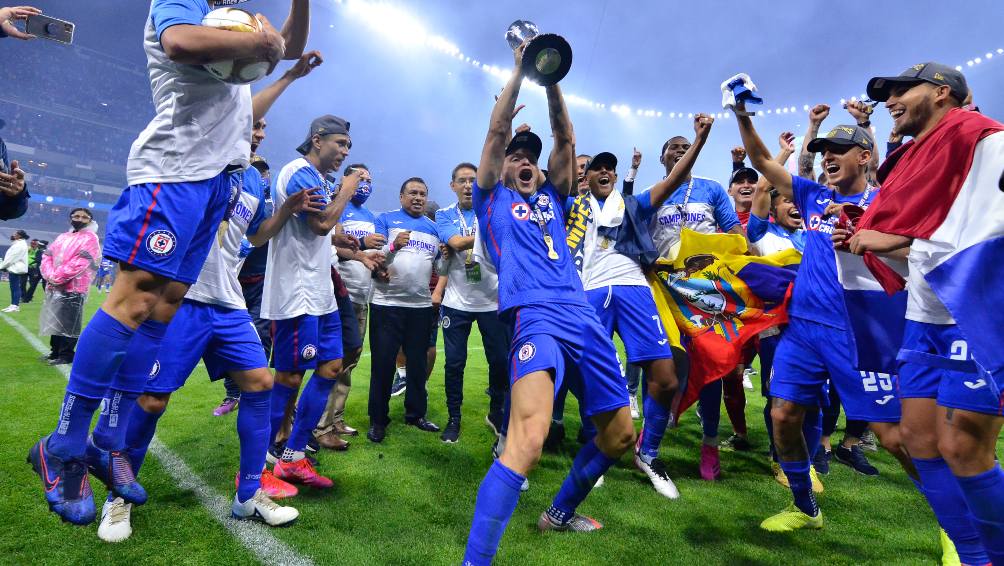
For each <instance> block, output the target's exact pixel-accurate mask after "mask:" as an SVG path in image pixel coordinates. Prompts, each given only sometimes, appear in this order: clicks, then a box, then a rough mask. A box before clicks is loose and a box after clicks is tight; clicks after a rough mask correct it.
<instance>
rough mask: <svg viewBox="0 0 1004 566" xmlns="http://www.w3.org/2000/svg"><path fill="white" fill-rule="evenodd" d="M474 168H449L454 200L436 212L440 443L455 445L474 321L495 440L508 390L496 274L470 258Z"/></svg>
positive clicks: (467, 165) (506, 352) (505, 335)
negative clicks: (443, 250) (441, 262)
mask: <svg viewBox="0 0 1004 566" xmlns="http://www.w3.org/2000/svg"><path fill="white" fill-rule="evenodd" d="M477 173H478V170H477V167H475V166H474V165H473V164H471V163H461V164H459V165H457V166H456V167H454V168H453V174H452V176H451V181H450V189H451V190H452V191H453V192H454V193H456V195H457V202H456V203H455V204H452V205H450V206H448V207H446V208H441V209H439V210H438V211H436V227H437V228H438V230H439V237H440V239H441V240H443V241H444V242H445V243H446V245H448V246H449V248H450V255H449V259H447V260H446V264H447V267H446V269H445V270H444V271H445V273H444V275H443V276H441V280H442V277H445V278H446V289H445V291H444V293H443V317H442V327H443V342H444V344H445V349H446V363H445V371H446V409H447V411H448V412H449V415H450V419H449V421H447V423H446V428H445V429H444V430H443V434H442V436H441V439H442V441H443V442H446V443H454V442H456V441H457V439H458V438H459V437H460V416H461V415H460V406H461V404H462V403H463V400H464V367H465V366H466V365H467V343H468V338H470V335H471V328H473V326H474V323H477V325H478V331H479V332H480V334H481V344H482V345H483V346H484V349H485V358H486V360H487V362H488V398H489V402H488V415H486V416H485V421H486V422H487V423H488V426H489V427H491V429H492V431H494V432H495V434H496V436H497V435H499V434H500V433H501V431H502V428H503V423H502V420H503V418H504V410H503V409H504V405H505V396H506V393H507V392H508V391H509V376H508V373H507V372H506V365H507V360H508V355H509V342H510V337H509V330H508V329H507V328H506V326H505V324H504V323H503V322H502V321H501V320H500V319H499V316H498V275H497V274H496V273H495V272H494V270H493V269H492V268H491V267H490V266H488V265H487V264H485V265H482V264H481V262H479V261H477V259H476V258H475V257H474V233H475V231H477V218H476V217H475V215H474V203H473V188H474V181H475V180H476V178H477Z"/></svg>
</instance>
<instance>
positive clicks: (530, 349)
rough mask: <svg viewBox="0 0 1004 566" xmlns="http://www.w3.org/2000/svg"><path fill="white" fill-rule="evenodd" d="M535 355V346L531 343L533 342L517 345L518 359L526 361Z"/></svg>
mask: <svg viewBox="0 0 1004 566" xmlns="http://www.w3.org/2000/svg"><path fill="white" fill-rule="evenodd" d="M535 355H537V347H536V346H534V345H533V342H525V343H524V344H523V345H522V346H520V347H519V361H521V362H528V361H530V360H532V359H533V357H534V356H535Z"/></svg>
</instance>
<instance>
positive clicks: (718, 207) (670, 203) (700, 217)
mask: <svg viewBox="0 0 1004 566" xmlns="http://www.w3.org/2000/svg"><path fill="white" fill-rule="evenodd" d="M688 186H689V187H690V199H689V200H687V209H686V210H681V207H682V206H683V202H684V200H686V198H687V188H688ZM651 192H652V190H651V189H649V190H647V191H645V192H644V193H642V194H640V195H638V198H639V199H641V198H642V197H646V198H648V199H651V198H652V196H651ZM639 202H641V201H640V200H639ZM650 202H651V200H650ZM739 225H740V223H739V216H738V215H737V214H736V210H735V208H733V206H732V199H730V198H729V195H728V193H727V192H725V189H724V188H722V186H721V185H720V184H718V182H717V181H713V180H711V179H705V178H703V177H691V180H690V181H687V182H685V183H682V184H681V185H680V186H679V187H677V188H675V189H673V192H672V193H671V194H670V195H669V198H667V199H666V200H665V202H663V203H662V206H660V207H659V210H658V211H657V212H656V213H655V214H654V215H652V217H651V221H650V222H649V230H650V231H651V232H652V241H654V242H655V246H656V248H658V249H659V254H660V255H661V256H663V257H668V255H669V251H670V249H671V248H672V247H673V245H674V244H676V242H678V241H679V240H680V230H681V229H682V227H683V226H685V227H687V228H689V229H691V230H693V231H695V232H699V233H701V234H714V233H716V232H719V231H721V232H728V231H729V230H731V229H733V228H735V227H736V226H739Z"/></svg>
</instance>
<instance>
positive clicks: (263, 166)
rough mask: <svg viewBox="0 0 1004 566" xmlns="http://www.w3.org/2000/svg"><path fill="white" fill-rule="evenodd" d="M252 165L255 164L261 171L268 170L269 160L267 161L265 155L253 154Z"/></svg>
mask: <svg viewBox="0 0 1004 566" xmlns="http://www.w3.org/2000/svg"><path fill="white" fill-rule="evenodd" d="M251 165H254V168H255V169H257V170H258V171H260V172H265V171H268V162H267V161H265V158H264V157H262V156H260V155H258V154H254V155H252V156H251Z"/></svg>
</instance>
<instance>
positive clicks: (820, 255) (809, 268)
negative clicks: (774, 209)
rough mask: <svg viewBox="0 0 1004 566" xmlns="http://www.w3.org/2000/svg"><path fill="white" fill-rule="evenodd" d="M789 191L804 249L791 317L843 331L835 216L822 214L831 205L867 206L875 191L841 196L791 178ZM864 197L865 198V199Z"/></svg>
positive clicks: (793, 292)
mask: <svg viewBox="0 0 1004 566" xmlns="http://www.w3.org/2000/svg"><path fill="white" fill-rule="evenodd" d="M791 190H792V193H794V201H795V206H796V207H798V211H799V212H800V213H801V214H802V218H803V219H804V220H803V221H804V222H805V228H806V234H805V249H804V251H803V255H802V263H801V265H800V266H799V268H798V276H797V277H795V288H794V290H793V291H792V297H791V306H789V307H788V314H789V315H790V316H792V317H798V318H804V319H807V320H812V321H815V322H818V323H821V324H825V325H827V326H832V327H834V328H844V327H845V324H844V320H845V318H846V312H845V307H844V297H843V291H842V290H841V288H840V281H839V280H838V279H837V260H836V257H835V256H834V255H833V254H834V253H836V252H835V251H834V250H833V241H832V240H831V239H830V236H831V235H832V234H833V224H834V223H835V222H836V221H837V220H838V216H837V215H835V214H834V215H829V216H827V215H826V214H825V210H826V206H827V205H828V204H830V202H836V203H840V204H845V203H849V204H856V205H859V206H867V205H868V204H870V203H871V202H872V201H873V200H875V197H876V196H877V195H878V190H877V189H870V190H868V191H865V193H863V194H857V195H850V196H843V195H840V194H838V193H837V192H836V191H834V190H833V189H831V188H829V187H826V186H823V185H820V184H819V183H816V182H814V181H810V180H808V179H803V178H802V177H796V176H794V175H793V176H792V178H791ZM866 197H867V198H866Z"/></svg>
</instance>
